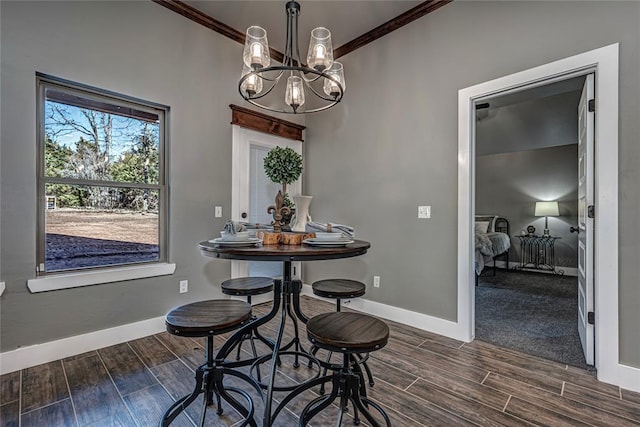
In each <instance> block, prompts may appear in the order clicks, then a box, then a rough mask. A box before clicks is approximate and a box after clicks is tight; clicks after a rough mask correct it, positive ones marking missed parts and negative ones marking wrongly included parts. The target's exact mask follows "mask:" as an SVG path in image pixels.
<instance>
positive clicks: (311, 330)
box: [307, 312, 389, 353]
mask: <svg viewBox="0 0 640 427" xmlns="http://www.w3.org/2000/svg"><path fill="white" fill-rule="evenodd" d="M307 335H308V336H309V340H310V341H311V342H312V343H313V344H314V345H315V346H317V347H320V348H324V349H326V350H330V351H336V352H341V353H369V352H372V351H375V350H378V349H380V348H382V347H384V346H385V345H387V341H388V340H389V326H387V324H386V323H384V322H383V321H382V320H379V319H376V318H375V317H372V316H368V315H366V314H360V313H346V312H334V313H324V314H319V315H317V316H314V317H312V318H311V319H309V321H308V322H307Z"/></svg>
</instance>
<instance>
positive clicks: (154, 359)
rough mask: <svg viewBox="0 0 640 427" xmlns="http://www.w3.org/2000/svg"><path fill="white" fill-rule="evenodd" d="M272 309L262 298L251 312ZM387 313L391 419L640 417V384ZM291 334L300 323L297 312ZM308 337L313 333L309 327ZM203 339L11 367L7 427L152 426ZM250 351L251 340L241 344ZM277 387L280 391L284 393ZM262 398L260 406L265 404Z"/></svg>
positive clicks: (314, 307) (515, 422) (383, 355)
mask: <svg viewBox="0 0 640 427" xmlns="http://www.w3.org/2000/svg"><path fill="white" fill-rule="evenodd" d="M302 303H303V311H304V312H305V313H306V314H307V315H309V316H312V315H315V314H319V313H322V312H327V311H333V310H334V305H333V304H330V303H326V302H324V301H319V300H316V299H313V298H309V297H303V301H302ZM268 309H269V306H268V305H261V306H256V307H254V312H255V313H256V314H258V315H260V314H262V313H265V312H266V311H268ZM387 323H388V324H389V327H390V329H391V337H390V340H389V343H388V345H387V346H386V347H385V348H383V349H382V350H380V351H377V352H375V353H372V355H371V359H370V360H369V365H370V367H371V369H372V371H373V373H374V376H375V381H376V384H375V386H374V387H371V388H370V391H369V396H370V397H371V398H372V399H374V400H375V401H377V402H379V403H381V404H382V405H383V406H384V408H385V409H386V411H387V413H388V414H389V417H390V418H391V421H392V423H393V425H394V426H467V425H469V426H470V425H480V426H496V425H507V426H519V425H547V426H581V425H592V426H633V425H635V426H640V394H639V393H634V392H631V391H628V390H624V389H620V388H619V387H615V386H611V385H608V384H605V383H601V382H598V381H597V380H596V379H595V378H594V376H593V374H592V373H589V372H586V371H582V370H579V369H577V368H572V367H569V366H566V365H561V364H558V363H555V362H550V361H547V360H544V359H539V358H536V357H533V356H529V355H526V354H522V353H519V352H517V351H513V350H508V349H503V348H499V347H496V346H494V345H492V344H488V343H484V342H480V341H474V342H472V343H469V344H464V343H462V342H459V341H456V340H453V339H450V338H446V337H442V336H438V335H434V334H431V333H428V332H425V331H422V330H419V329H415V328H412V327H409V326H405V325H401V324H398V323H394V322H389V321H387ZM275 326H276V324H275V322H274V321H272V322H271V323H269V324H268V325H265V327H264V328H263V332H264V334H265V335H266V336H273V334H274V331H275ZM286 332H287V336H289V337H290V336H291V335H292V333H293V328H292V327H291V325H290V322H289V327H288V329H287V331H286ZM301 336H302V341H303V342H304V343H306V342H307V340H306V334H305V332H304V326H302V331H301ZM219 342H220V340H218V341H217V343H218V344H219ZM203 345H204V341H203V340H196V339H190V338H178V337H175V336H172V335H169V334H167V333H161V334H157V335H154V336H150V337H145V338H141V339H138V340H135V341H130V342H127V343H124V344H119V345H115V346H112V347H107V348H103V349H100V350H97V351H92V352H89V353H85V354H80V355H77V356H74V357H70V358H66V359H63V360H57V361H55V362H51V363H46V364H43V365H40V366H35V367H32V368H28V369H24V370H22V371H19V372H13V373H9V374H6V375H3V376H2V377H0V391H1V401H0V425H1V426H3V427H9V426H16V427H19V426H22V427H30V426H38V427H48V426H154V427H155V426H157V425H158V422H159V419H160V417H161V415H162V413H163V412H164V410H165V409H166V408H167V407H169V406H170V405H171V402H173V401H174V400H175V399H177V398H179V397H181V396H182V395H185V394H187V393H189V392H190V391H191V389H192V387H193V371H194V369H195V367H197V366H198V365H199V364H201V363H202V362H203V358H204V347H203ZM248 349H249V346H248V345H247V344H245V345H244V347H243V351H244V352H246V350H248ZM260 350H264V347H262V346H259V351H260ZM245 356H246V354H245ZM319 356H320V357H325V355H324V354H322V353H320V354H319ZM290 365H291V361H290V360H287V359H286V358H285V359H283V366H282V370H281V372H280V373H279V376H278V381H283V380H284V379H285V377H288V380H289V381H291V380H298V381H299V380H301V379H303V378H305V377H306V376H308V375H310V372H311V371H310V370H309V369H307V368H306V366H301V367H300V368H298V369H295V370H294V369H293V368H291V367H290ZM245 372H246V369H245ZM225 381H226V380H225ZM229 383H230V384H231V383H232V384H234V385H236V386H238V385H242V383H241V382H238V381H230V382H229ZM316 391H317V390H313V391H307V392H305V393H304V394H302V395H300V396H299V397H297V398H296V399H294V400H293V401H292V402H290V403H289V404H288V405H287V408H286V409H285V411H284V412H283V413H282V414H281V416H280V417H279V418H278V422H277V425H279V426H292V425H297V415H296V414H299V413H300V411H301V410H302V408H303V407H304V406H305V405H306V404H307V403H308V402H309V401H310V400H311V399H313V398H315V397H317V394H316ZM252 395H253V396H254V397H255V393H252ZM275 397H276V399H281V398H282V393H277V394H276V396H275ZM256 406H257V411H261V409H262V406H261V403H257V405H256ZM224 409H225V411H224V414H223V415H222V416H218V415H216V414H215V410H210V411H208V415H207V425H212V426H234V425H238V424H239V423H240V422H241V419H240V416H239V414H238V413H236V412H235V411H234V410H233V409H232V408H231V407H229V406H228V405H224ZM335 409H336V408H335V407H333V408H329V409H328V410H327V411H325V412H323V413H321V414H319V416H318V417H316V418H315V419H314V420H313V421H314V423H313V425H314V426H326V425H334V419H335V418H334V416H335V414H336V412H335ZM199 412H200V401H199V400H198V401H196V403H194V404H193V405H191V406H190V407H189V408H188V410H187V411H186V412H185V413H184V414H182V415H181V416H180V417H179V418H177V419H176V420H175V422H174V424H173V425H175V426H192V425H194V422H193V420H197V419H198V418H199ZM343 425H353V424H352V419H349V418H348V417H346V418H345V420H344V421H343Z"/></svg>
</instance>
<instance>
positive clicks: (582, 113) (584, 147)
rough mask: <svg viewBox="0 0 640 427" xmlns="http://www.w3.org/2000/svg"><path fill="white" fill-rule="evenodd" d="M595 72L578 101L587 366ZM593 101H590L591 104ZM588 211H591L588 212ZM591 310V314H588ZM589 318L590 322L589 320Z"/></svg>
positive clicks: (581, 296)
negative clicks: (592, 106) (592, 105)
mask: <svg viewBox="0 0 640 427" xmlns="http://www.w3.org/2000/svg"><path fill="white" fill-rule="evenodd" d="M593 88H594V75H593V74H589V75H587V78H586V79H585V83H584V87H583V89H582V96H581V97H580V103H579V104H578V228H579V232H578V333H579V335H580V342H581V343H582V349H583V351H584V357H585V359H586V361H587V364H588V365H593V364H594V362H595V360H594V359H595V357H594V354H595V353H594V327H593V320H594V318H595V316H594V314H593V313H594V304H593V218H592V217H593V215H591V213H592V210H593V172H594V171H593V143H594V142H593V133H594V126H593V124H594V114H595V113H594V112H593V111H589V110H593V109H592V108H590V107H589V103H590V101H591V100H595V97H594V89H593ZM594 102H595V101H591V103H592V104H593V103H594ZM590 211H591V212H590ZM589 313H592V314H589ZM590 320H591V321H592V322H591V323H590Z"/></svg>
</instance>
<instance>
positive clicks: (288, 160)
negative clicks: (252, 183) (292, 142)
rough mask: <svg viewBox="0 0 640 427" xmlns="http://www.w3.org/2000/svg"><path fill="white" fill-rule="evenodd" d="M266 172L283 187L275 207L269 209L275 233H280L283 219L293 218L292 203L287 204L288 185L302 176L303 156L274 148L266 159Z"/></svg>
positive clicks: (290, 150) (288, 150)
mask: <svg viewBox="0 0 640 427" xmlns="http://www.w3.org/2000/svg"><path fill="white" fill-rule="evenodd" d="M264 171H265V173H266V175H267V176H268V177H269V179H270V180H271V181H272V182H275V183H277V184H281V185H282V188H281V189H280V190H279V191H278V194H277V195H276V199H275V202H276V203H275V205H272V206H269V207H268V208H267V212H268V213H270V214H273V219H274V223H273V228H274V231H280V229H281V227H282V226H283V225H284V222H283V218H284V217H289V218H290V217H291V206H290V202H289V203H288V204H289V206H287V204H285V197H288V195H287V184H292V183H294V182H296V181H297V180H298V179H299V178H300V175H302V155H300V154H298V153H296V152H295V151H294V150H293V149H291V148H289V147H274V148H272V149H271V150H269V152H268V153H267V155H266V157H265V158H264Z"/></svg>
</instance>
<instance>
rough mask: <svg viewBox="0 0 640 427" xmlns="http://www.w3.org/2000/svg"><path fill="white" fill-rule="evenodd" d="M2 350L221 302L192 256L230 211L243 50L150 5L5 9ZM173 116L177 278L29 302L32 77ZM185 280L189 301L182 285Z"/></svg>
mask: <svg viewBox="0 0 640 427" xmlns="http://www.w3.org/2000/svg"><path fill="white" fill-rule="evenodd" d="M1 8H2V10H1V12H2V25H1V28H2V30H1V31H2V33H1V37H2V52H1V55H2V69H1V76H2V87H1V90H2V134H1V142H2V145H1V149H2V164H1V173H2V176H1V182H2V201H1V204H2V206H1V207H2V226H1V233H2V234H1V235H2V257H1V258H2V280H5V281H6V283H7V290H6V291H5V294H4V295H3V296H2V299H1V304H2V310H1V318H0V323H1V325H2V326H1V330H0V333H1V335H2V347H1V350H2V351H9V350H14V349H16V348H17V347H19V346H25V345H30V344H36V343H42V342H48V341H52V340H56V339H60V338H63V337H67V336H73V335H78V334H82V333H87V332H91V331H96V330H101V329H105V328H109V327H113V326H117V325H121V324H127V323H131V322H135V321H139V320H143V319H149V318H153V317H156V316H162V315H164V314H165V313H166V312H167V310H168V309H170V308H171V307H173V306H176V305H179V304H183V303H186V302H189V301H193V300H199V299H204V298H209V297H216V296H220V295H221V294H220V292H219V283H220V282H221V281H222V280H224V279H227V278H228V277H229V274H230V264H229V262H228V261H217V260H209V259H206V258H204V257H202V256H201V255H200V252H199V251H198V248H197V243H198V242H199V241H201V240H204V239H207V238H210V237H211V236H215V235H216V234H217V232H218V231H219V230H220V229H221V228H222V226H223V224H224V218H222V219H214V217H213V208H214V205H222V206H223V207H224V216H225V217H228V215H230V212H231V126H230V125H229V123H230V121H231V111H230V109H229V107H228V105H229V104H230V103H239V96H238V93H237V87H236V86H235V82H237V79H238V76H239V73H240V71H241V70H240V58H241V55H242V45H241V44H238V43H236V42H233V41H231V40H229V39H227V38H225V37H222V36H220V35H218V34H216V33H214V32H212V31H211V30H209V29H207V28H205V27H203V26H200V25H197V24H195V23H193V22H191V21H189V20H187V19H185V18H183V17H182V16H180V15H178V14H176V13H173V12H171V11H169V10H168V9H166V8H164V7H162V6H160V5H157V4H155V3H153V2H151V1H131V2H60V3H58V2H8V1H2V2H1ZM36 71H39V72H42V73H46V74H51V75H54V76H58V77H62V78H65V79H68V80H72V81H76V82H80V83H84V84H88V85H92V86H96V87H99V88H103V89H107V90H111V91H115V92H119V93H123V94H126V95H130V96H134V97H138V98H142V99H145V100H149V101H152V102H157V103H161V104H165V105H169V106H170V107H171V112H170V122H169V126H170V154H169V161H170V166H171V178H170V182H169V186H170V191H171V212H170V241H171V247H170V251H171V261H173V262H175V263H176V264H177V269H176V273H175V274H174V275H173V276H165V277H158V278H153V279H144V280H136V281H130V282H120V283H110V284H103V285H97V286H89V287H84V288H76V289H68V290H60V291H54V292H47V293H39V294H30V293H29V291H28V290H27V287H26V281H27V279H29V278H33V277H34V267H35V256H36V254H35V245H36V229H35V225H36V183H35V179H36V169H35V159H36V134H35V128H36V126H35V124H36V120H35V101H36V91H35V88H36V86H35V72H36ZM181 279H188V280H189V285H190V286H189V293H187V294H183V295H179V294H178V282H179V281H180V280H181Z"/></svg>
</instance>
